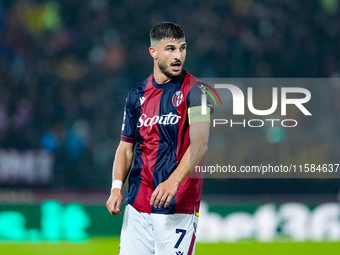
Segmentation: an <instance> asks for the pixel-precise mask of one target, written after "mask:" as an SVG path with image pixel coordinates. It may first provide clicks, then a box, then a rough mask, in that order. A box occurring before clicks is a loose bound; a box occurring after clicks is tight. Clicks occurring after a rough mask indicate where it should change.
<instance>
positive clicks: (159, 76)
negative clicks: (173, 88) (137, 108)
mask: <svg viewBox="0 0 340 255" xmlns="http://www.w3.org/2000/svg"><path fill="white" fill-rule="evenodd" d="M153 78H154V79H155V81H156V82H157V83H158V84H164V83H167V82H169V81H171V78H169V77H168V76H166V75H165V74H164V73H163V72H162V71H161V70H160V69H159V67H158V66H157V65H156V66H154V68H153Z"/></svg>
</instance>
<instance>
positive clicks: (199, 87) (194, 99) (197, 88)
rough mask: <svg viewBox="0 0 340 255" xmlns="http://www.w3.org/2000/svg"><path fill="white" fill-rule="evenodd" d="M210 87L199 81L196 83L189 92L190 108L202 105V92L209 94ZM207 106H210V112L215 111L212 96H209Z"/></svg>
mask: <svg viewBox="0 0 340 255" xmlns="http://www.w3.org/2000/svg"><path fill="white" fill-rule="evenodd" d="M207 90H208V88H207V87H206V86H204V84H203V83H201V82H198V83H196V84H195V85H194V86H193V87H192V88H191V89H190V92H189V94H188V98H187V102H188V108H190V107H194V106H201V105H202V94H207V93H206V91H207ZM207 107H209V108H210V113H212V112H213V110H214V108H213V105H212V103H211V98H210V96H207Z"/></svg>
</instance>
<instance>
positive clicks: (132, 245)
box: [119, 205, 155, 255]
mask: <svg viewBox="0 0 340 255" xmlns="http://www.w3.org/2000/svg"><path fill="white" fill-rule="evenodd" d="M141 254H148V255H152V254H155V244H154V237H153V229H152V225H151V223H150V214H148V213H141V212H139V211H137V210H136V209H135V208H133V207H132V206H131V205H127V206H126V207H125V212H124V219H123V226H122V232H121V236H120V245H119V255H141Z"/></svg>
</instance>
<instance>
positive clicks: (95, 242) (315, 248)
mask: <svg viewBox="0 0 340 255" xmlns="http://www.w3.org/2000/svg"><path fill="white" fill-rule="evenodd" d="M118 246H119V239H118V238H92V239H90V240H89V241H88V242H85V243H69V242H59V243H46V242H39V243H28V242H24V243H2V242H0V254H1V255H61V254H62V255H78V254H79V255H90V254H91V255H97V254H98V255H106V254H112V255H113V254H117V253H118ZM339 253H340V243H311V242H306V243H257V242H249V243H233V244H230V243H228V244H227V243H218V244H208V243H198V244H197V246H196V255H207V254H214V255H220V254H227V255H229V254H235V255H267V254H268V255H273V254H275V255H281V254H282V255H287V254H289V255H303V254H308V255H316V254H317V255H318V254H320V255H321V254H322V255H324V254H326V255H333V254H339Z"/></svg>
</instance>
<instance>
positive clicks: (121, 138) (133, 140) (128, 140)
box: [120, 135, 135, 143]
mask: <svg viewBox="0 0 340 255" xmlns="http://www.w3.org/2000/svg"><path fill="white" fill-rule="evenodd" d="M120 140H121V141H123V142H127V143H134V142H135V139H134V138H133V137H130V136H126V135H121V136H120Z"/></svg>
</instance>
